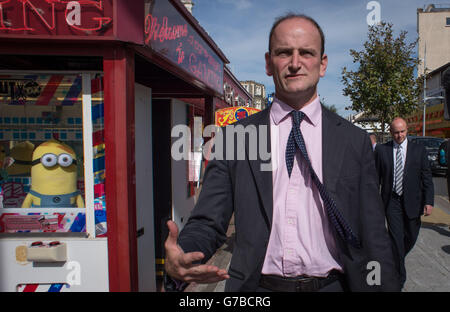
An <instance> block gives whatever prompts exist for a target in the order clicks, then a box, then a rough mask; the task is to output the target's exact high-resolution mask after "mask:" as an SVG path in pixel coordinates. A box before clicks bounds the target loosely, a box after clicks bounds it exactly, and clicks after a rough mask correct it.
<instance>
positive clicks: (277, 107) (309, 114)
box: [270, 96, 322, 127]
mask: <svg viewBox="0 0 450 312" xmlns="http://www.w3.org/2000/svg"><path fill="white" fill-rule="evenodd" d="M271 106H272V107H271V109H270V115H271V116H272V120H273V121H274V123H275V125H278V124H279V123H280V122H281V121H282V120H283V119H285V118H286V117H287V116H288V115H289V114H290V113H291V112H292V111H293V110H294V109H293V108H292V107H291V106H289V105H287V104H286V103H284V102H282V101H281V100H279V99H277V98H276V97H275V98H274V99H273V103H272V105H271ZM300 111H301V112H303V113H304V114H305V115H306V119H305V120H308V122H309V123H311V124H312V125H313V126H314V127H316V126H317V125H318V124H319V122H320V118H321V117H322V106H321V105H320V100H319V97H318V96H317V97H316V98H315V99H314V100H313V101H312V102H311V103H309V104H308V105H306V106H304V107H303V108H302V109H300Z"/></svg>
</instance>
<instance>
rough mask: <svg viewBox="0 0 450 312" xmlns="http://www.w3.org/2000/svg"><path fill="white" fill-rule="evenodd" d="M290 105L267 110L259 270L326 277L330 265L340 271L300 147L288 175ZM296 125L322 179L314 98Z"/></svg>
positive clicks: (277, 102)
mask: <svg viewBox="0 0 450 312" xmlns="http://www.w3.org/2000/svg"><path fill="white" fill-rule="evenodd" d="M292 110H293V109H292V108H291V107H290V106H289V105H287V104H285V103H283V102H281V101H280V100H278V99H276V98H275V99H274V102H273V104H272V107H271V109H270V119H271V126H270V128H271V146H272V170H273V171H272V180H273V219H272V220H273V221H272V230H271V233H270V239H269V244H268V247H267V252H266V257H265V260H264V264H263V269H262V273H263V274H271V275H278V276H285V277H293V276H298V275H308V276H317V277H325V276H327V275H328V272H330V271H331V270H333V269H337V270H339V271H342V266H341V264H340V263H339V258H338V252H337V248H336V243H335V240H334V236H333V234H332V229H331V224H330V223H329V221H328V217H327V214H326V211H325V209H324V207H323V203H322V199H321V198H320V194H319V191H318V190H317V187H316V186H315V184H314V182H313V181H312V179H311V176H310V174H309V169H308V166H307V164H306V163H305V161H304V160H303V158H302V156H301V155H300V151H298V150H297V153H296V155H295V158H294V167H293V169H292V173H291V177H290V178H289V175H288V172H287V168H286V162H285V151H286V144H287V140H288V138H289V133H290V132H291V128H292V117H291V115H290V114H289V113H290V112H291V111H292ZM301 111H302V112H303V113H305V114H306V117H305V119H304V120H303V121H302V123H301V124H300V130H301V132H302V135H303V138H304V140H305V144H306V149H307V151H308V156H309V159H310V160H311V163H312V167H313V168H314V171H315V172H316V174H317V176H318V177H319V179H320V181H323V180H322V179H323V178H322V107H321V105H320V102H319V98H318V97H316V99H315V100H314V101H313V102H312V103H310V104H308V105H307V106H305V107H303V108H302V109H301Z"/></svg>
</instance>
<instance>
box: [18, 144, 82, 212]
mask: <svg viewBox="0 0 450 312" xmlns="http://www.w3.org/2000/svg"><path fill="white" fill-rule="evenodd" d="M29 207H43V208H70V207H78V208H82V207H84V200H83V197H82V196H81V194H80V192H79V191H78V190H77V160H76V155H75V152H74V151H73V149H72V148H71V147H70V146H68V145H66V144H64V143H62V142H59V141H56V140H50V141H47V142H44V143H42V144H41V145H39V146H38V147H37V148H36V149H35V150H34V152H33V160H32V167H31V190H30V192H29V193H28V194H27V196H26V197H25V200H24V201H23V204H22V208H29Z"/></svg>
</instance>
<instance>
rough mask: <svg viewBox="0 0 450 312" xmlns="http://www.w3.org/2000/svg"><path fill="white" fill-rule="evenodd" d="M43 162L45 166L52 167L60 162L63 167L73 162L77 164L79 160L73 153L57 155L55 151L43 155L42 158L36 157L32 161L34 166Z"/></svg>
mask: <svg viewBox="0 0 450 312" xmlns="http://www.w3.org/2000/svg"><path fill="white" fill-rule="evenodd" d="M39 163H41V164H42V165H43V166H44V167H47V168H51V167H54V166H56V165H57V164H59V165H60V166H61V167H65V168H67V167H69V166H70V165H72V164H75V165H76V164H77V160H76V159H74V158H73V157H72V156H71V155H69V154H66V153H62V154H59V155H55V154H53V153H47V154H44V155H42V157H41V158H38V159H35V160H33V161H32V162H31V165H32V166H35V165H37V164H39Z"/></svg>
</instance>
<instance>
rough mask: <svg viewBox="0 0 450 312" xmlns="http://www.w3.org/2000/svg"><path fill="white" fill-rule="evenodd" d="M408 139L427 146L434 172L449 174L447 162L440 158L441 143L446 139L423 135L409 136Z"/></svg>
mask: <svg viewBox="0 0 450 312" xmlns="http://www.w3.org/2000/svg"><path fill="white" fill-rule="evenodd" d="M408 139H409V140H411V141H412V142H415V143H419V144H422V145H424V146H425V149H426V150H427V152H428V161H429V162H430V167H431V171H432V173H433V174H444V175H445V174H447V164H446V163H445V164H444V163H442V162H440V159H439V156H440V155H439V153H440V150H439V149H440V147H441V144H442V143H444V142H445V139H442V138H435V137H423V136H408Z"/></svg>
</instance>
